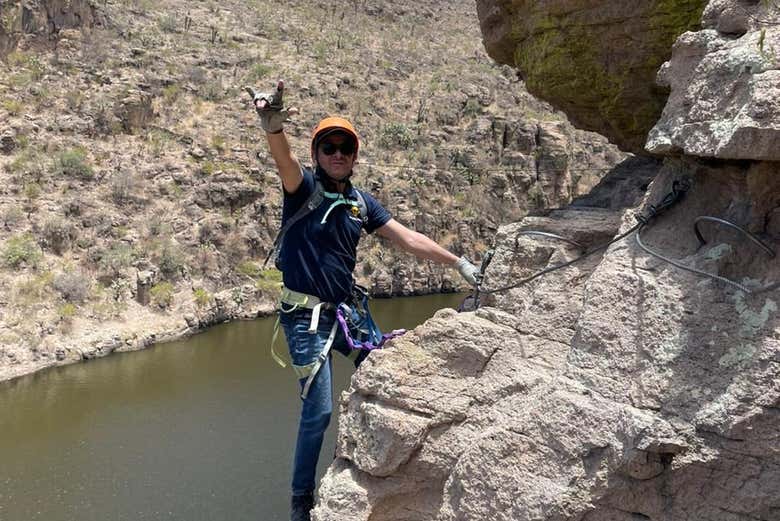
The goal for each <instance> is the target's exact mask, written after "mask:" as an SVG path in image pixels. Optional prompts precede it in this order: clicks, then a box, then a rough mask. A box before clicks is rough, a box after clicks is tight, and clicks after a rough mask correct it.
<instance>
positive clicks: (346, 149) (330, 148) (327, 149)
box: [321, 141, 355, 156]
mask: <svg viewBox="0 0 780 521" xmlns="http://www.w3.org/2000/svg"><path fill="white" fill-rule="evenodd" d="M321 150H322V153H323V154H325V155H326V156H332V155H333V154H335V153H336V150H340V151H341V153H342V154H343V155H345V156H351V155H352V154H354V153H355V143H354V142H352V141H344V142H343V143H342V144H340V145H337V144H336V143H332V142H330V141H326V142H325V143H323V144H322V148H321Z"/></svg>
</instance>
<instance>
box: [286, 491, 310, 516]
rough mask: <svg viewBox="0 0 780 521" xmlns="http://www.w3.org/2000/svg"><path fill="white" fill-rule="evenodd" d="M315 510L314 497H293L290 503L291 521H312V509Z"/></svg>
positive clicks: (307, 495) (308, 495)
mask: <svg viewBox="0 0 780 521" xmlns="http://www.w3.org/2000/svg"><path fill="white" fill-rule="evenodd" d="M312 508H314V496H313V495H312V494H305V495H303V496H293V497H292V501H291V503H290V511H291V513H290V521H311V514H310V512H311V509H312Z"/></svg>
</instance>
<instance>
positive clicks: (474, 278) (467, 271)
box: [455, 257, 482, 286]
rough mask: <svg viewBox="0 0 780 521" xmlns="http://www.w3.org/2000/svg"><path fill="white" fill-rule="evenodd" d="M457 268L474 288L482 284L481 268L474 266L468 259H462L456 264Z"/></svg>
mask: <svg viewBox="0 0 780 521" xmlns="http://www.w3.org/2000/svg"><path fill="white" fill-rule="evenodd" d="M455 267H456V268H457V270H458V272H459V273H460V274H461V276H462V277H463V278H464V279H465V280H466V282H468V283H469V284H470V285H472V286H477V285H479V284H480V283H481V282H482V274H481V273H480V272H479V268H477V267H476V266H474V265H473V264H472V263H471V262H470V261H469V260H468V259H467V258H466V257H461V258H460V259H458V260H457V262H455Z"/></svg>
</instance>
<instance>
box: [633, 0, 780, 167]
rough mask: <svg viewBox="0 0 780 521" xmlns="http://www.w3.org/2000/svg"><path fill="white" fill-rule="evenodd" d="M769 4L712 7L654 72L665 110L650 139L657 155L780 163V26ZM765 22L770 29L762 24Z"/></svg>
mask: <svg viewBox="0 0 780 521" xmlns="http://www.w3.org/2000/svg"><path fill="white" fill-rule="evenodd" d="M777 12H778V8H777V7H776V6H774V5H773V4H767V3H766V2H761V3H758V2H753V3H746V2H734V1H730V0H720V1H713V2H711V3H710V4H709V5H708V6H707V10H706V11H705V13H704V18H703V24H702V25H703V27H704V30H702V31H699V32H695V33H686V34H685V35H683V36H682V37H681V38H680V39H678V40H677V43H675V45H674V49H673V52H672V58H671V60H670V61H669V62H667V63H665V64H664V66H663V67H662V68H661V70H660V72H659V73H658V83H659V84H660V85H662V86H663V87H668V88H671V96H670V97H669V103H668V104H667V105H666V108H665V109H664V112H663V116H662V117H661V120H660V121H659V122H658V123H657V124H656V125H655V127H654V128H653V130H652V132H650V136H649V137H648V140H647V150H648V151H650V152H653V153H656V154H669V153H680V152H683V153H685V154H686V155H693V156H703V157H718V158H723V159H760V160H771V161H777V160H780V26H778V25H777V24H776V23H772V22H771V19H772V17H773V16H774V17H775V18H777V16H778V14H777ZM766 22H769V23H766Z"/></svg>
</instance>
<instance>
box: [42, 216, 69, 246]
mask: <svg viewBox="0 0 780 521" xmlns="http://www.w3.org/2000/svg"><path fill="white" fill-rule="evenodd" d="M73 235H74V232H73V226H71V224H70V223H69V222H67V221H64V220H63V219H61V218H56V217H55V218H51V219H49V220H47V221H46V222H45V223H43V228H42V229H41V237H42V238H43V244H44V246H45V247H47V248H49V249H50V250H51V251H53V252H54V253H56V254H57V255H62V253H63V252H64V251H66V250H67V249H68V248H69V247H70V243H71V240H72V239H73Z"/></svg>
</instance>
